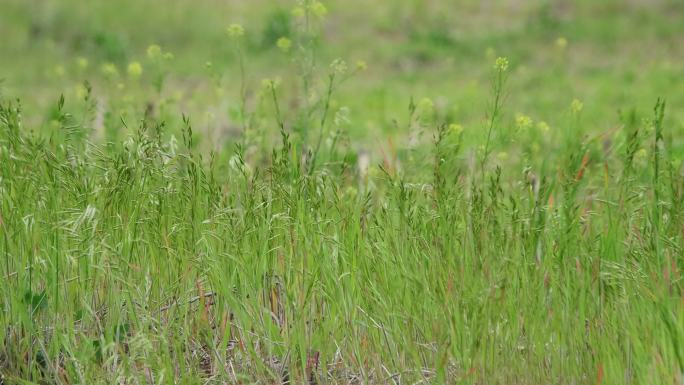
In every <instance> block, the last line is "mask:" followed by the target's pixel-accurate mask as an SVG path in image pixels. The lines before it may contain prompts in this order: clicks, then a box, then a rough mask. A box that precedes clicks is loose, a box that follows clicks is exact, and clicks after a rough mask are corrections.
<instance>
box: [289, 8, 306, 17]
mask: <svg viewBox="0 0 684 385" xmlns="http://www.w3.org/2000/svg"><path fill="white" fill-rule="evenodd" d="M305 14H306V11H305V10H304V8H302V7H295V8H293V9H292V16H294V17H297V18H302V17H304V15H305Z"/></svg>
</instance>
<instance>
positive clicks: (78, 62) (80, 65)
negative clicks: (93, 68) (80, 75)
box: [76, 57, 88, 70]
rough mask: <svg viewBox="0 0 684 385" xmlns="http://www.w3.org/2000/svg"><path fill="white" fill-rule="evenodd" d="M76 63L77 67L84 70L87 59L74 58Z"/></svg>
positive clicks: (86, 65) (86, 66)
mask: <svg viewBox="0 0 684 385" xmlns="http://www.w3.org/2000/svg"><path fill="white" fill-rule="evenodd" d="M76 65H78V68H80V69H82V70H84V69H86V68H88V59H86V58H84V57H79V58H77V59H76Z"/></svg>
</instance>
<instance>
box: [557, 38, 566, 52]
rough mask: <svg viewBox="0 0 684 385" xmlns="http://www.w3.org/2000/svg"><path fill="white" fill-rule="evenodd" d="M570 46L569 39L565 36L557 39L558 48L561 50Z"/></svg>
mask: <svg viewBox="0 0 684 385" xmlns="http://www.w3.org/2000/svg"><path fill="white" fill-rule="evenodd" d="M567 46H568V41H567V39H565V38H564V37H559V38H558V39H556V48H558V49H559V50H561V51H562V50H564V49H565V48H566V47H567Z"/></svg>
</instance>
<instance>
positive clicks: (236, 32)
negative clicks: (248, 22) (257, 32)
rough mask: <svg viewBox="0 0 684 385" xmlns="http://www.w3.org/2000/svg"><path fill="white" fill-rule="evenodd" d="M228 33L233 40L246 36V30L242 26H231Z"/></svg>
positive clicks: (227, 30)
mask: <svg viewBox="0 0 684 385" xmlns="http://www.w3.org/2000/svg"><path fill="white" fill-rule="evenodd" d="M226 32H227V33H228V36H230V37H231V38H233V39H237V38H239V37H242V36H243V35H244V34H245V28H244V27H243V26H242V25H240V24H231V25H230V26H228V28H227V29H226Z"/></svg>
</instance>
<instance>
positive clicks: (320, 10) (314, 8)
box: [311, 1, 328, 18]
mask: <svg viewBox="0 0 684 385" xmlns="http://www.w3.org/2000/svg"><path fill="white" fill-rule="evenodd" d="M311 12H312V13H313V14H314V15H316V16H318V17H319V18H324V17H325V16H326V15H327V14H328V8H326V7H325V5H323V3H321V2H320V1H314V2H313V4H311Z"/></svg>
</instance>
